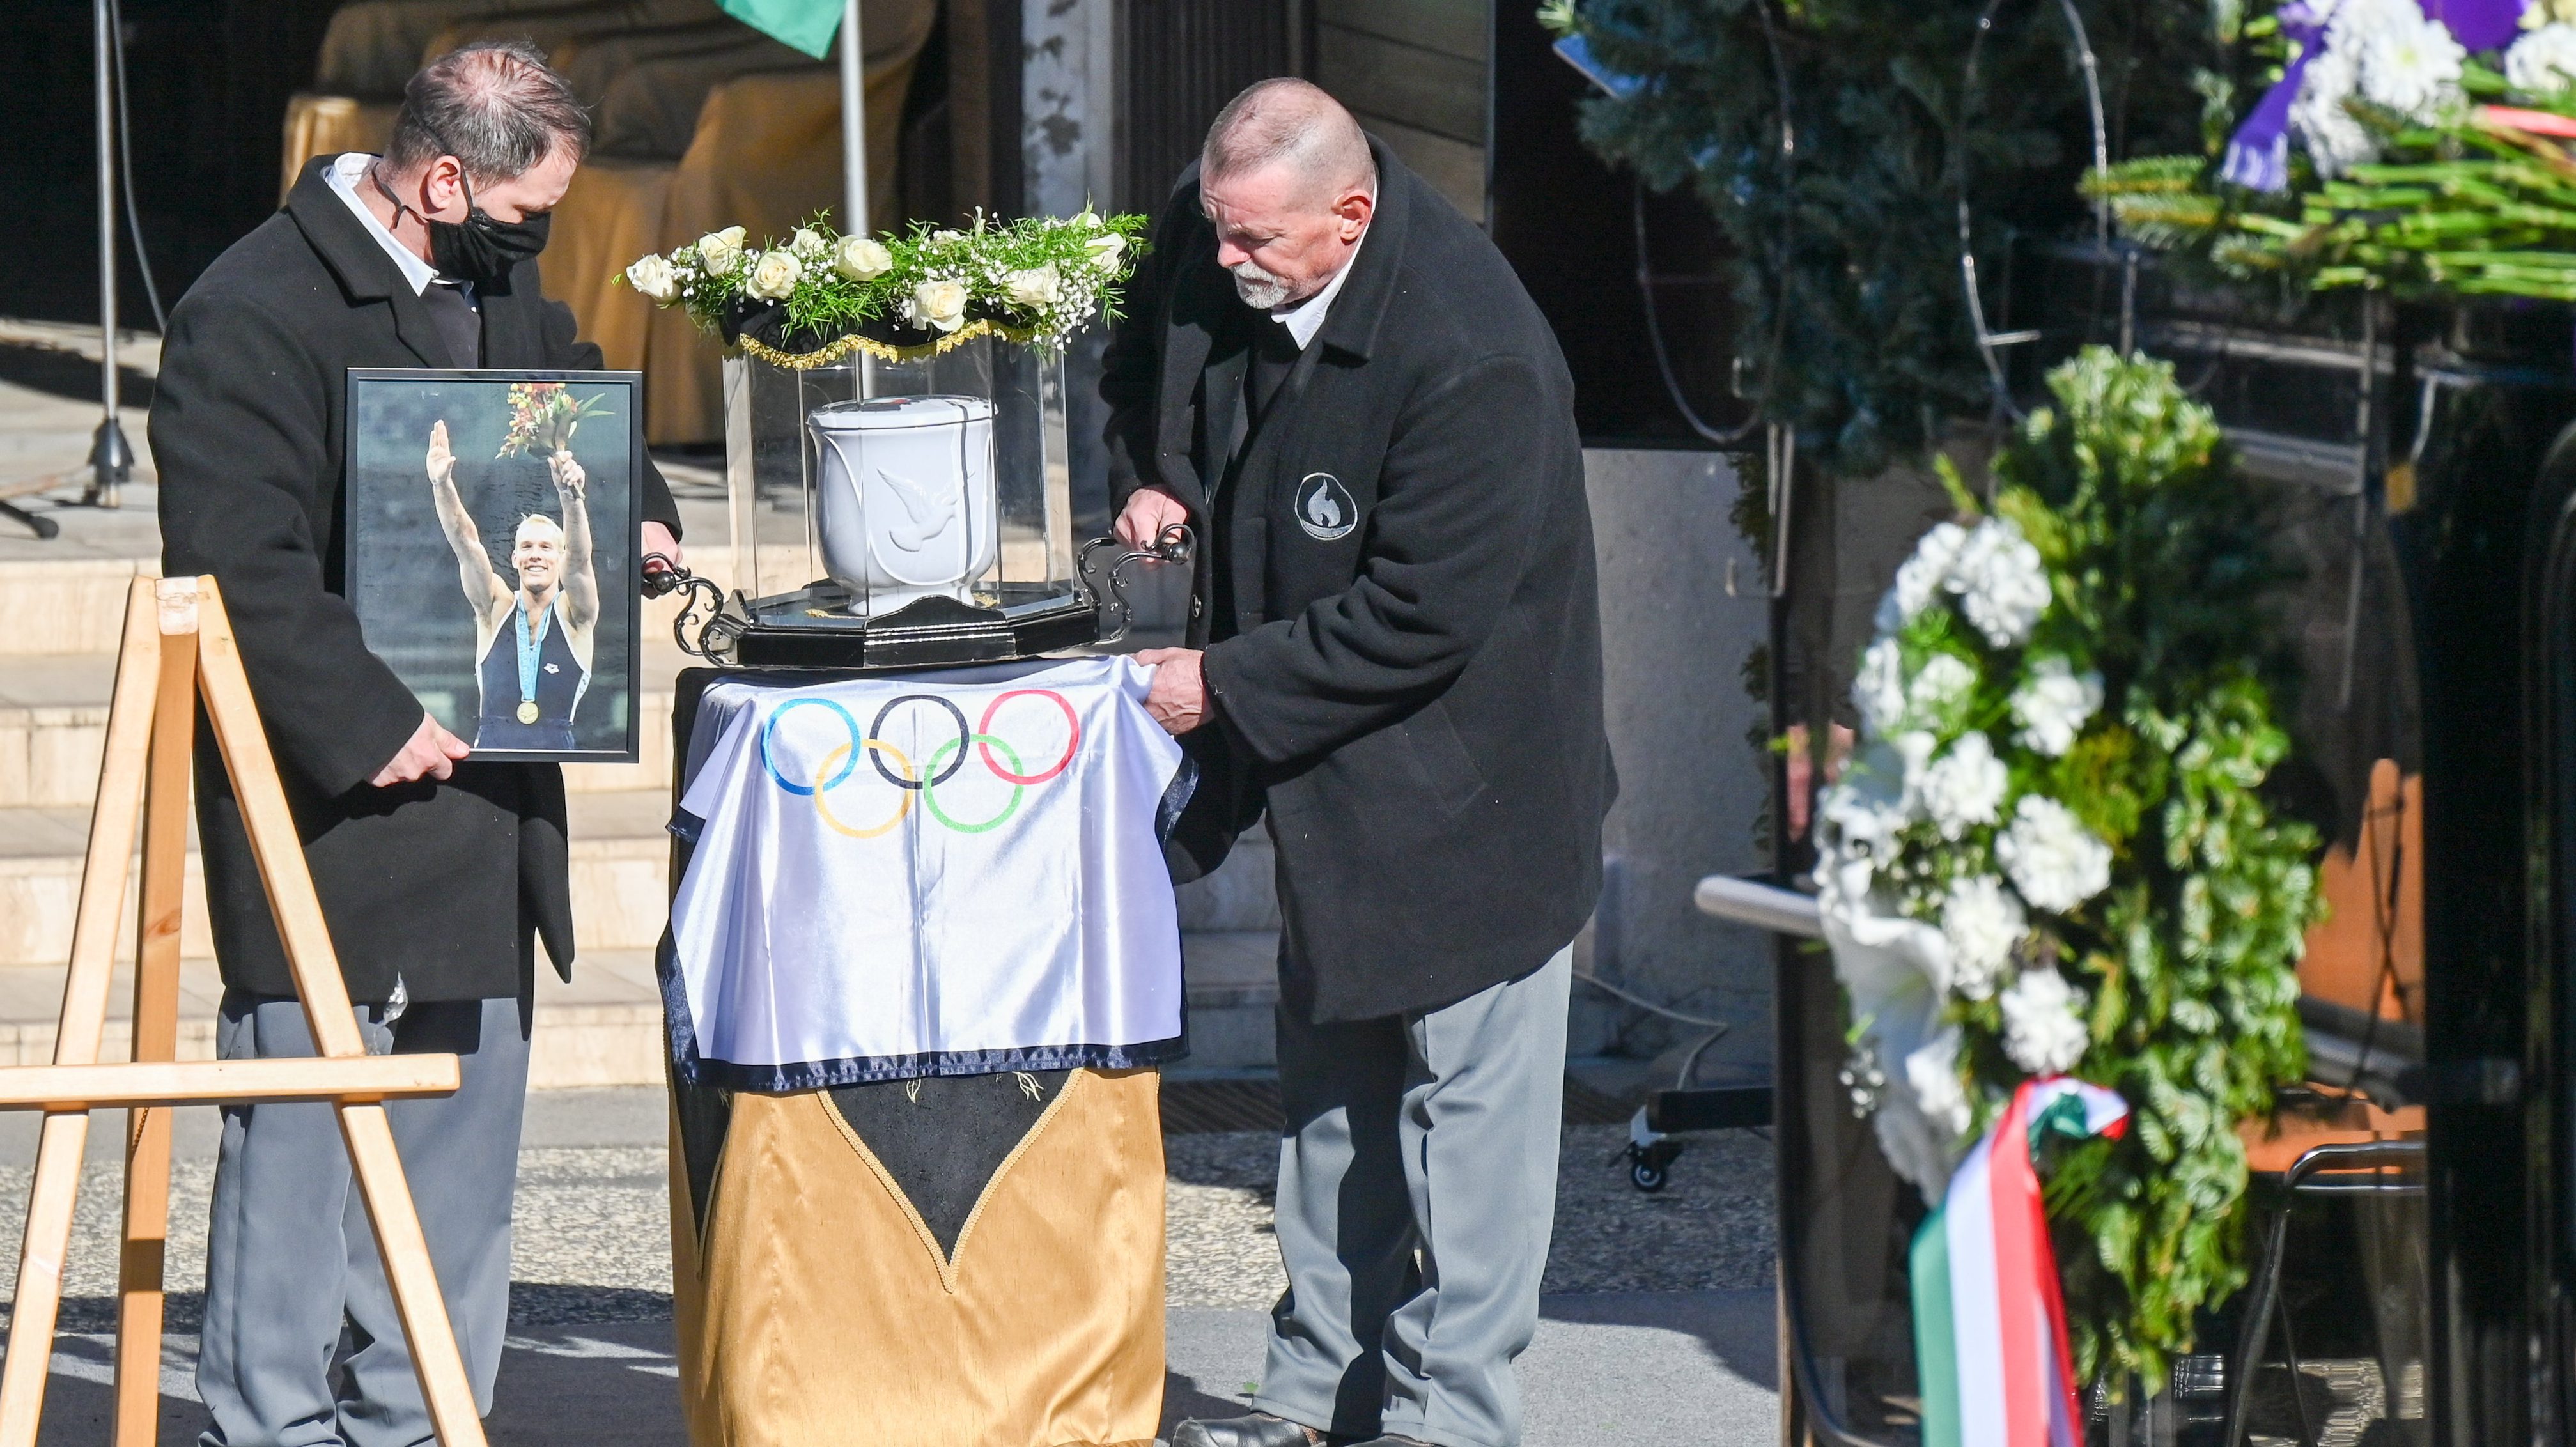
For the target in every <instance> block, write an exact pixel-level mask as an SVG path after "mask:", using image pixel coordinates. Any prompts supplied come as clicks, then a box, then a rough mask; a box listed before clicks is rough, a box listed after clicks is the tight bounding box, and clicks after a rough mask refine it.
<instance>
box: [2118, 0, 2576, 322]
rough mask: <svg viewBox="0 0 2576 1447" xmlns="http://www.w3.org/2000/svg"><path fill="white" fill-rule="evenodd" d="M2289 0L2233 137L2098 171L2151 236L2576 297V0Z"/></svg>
mask: <svg viewBox="0 0 2576 1447" xmlns="http://www.w3.org/2000/svg"><path fill="white" fill-rule="evenodd" d="M2436 8H2437V9H2438V11H2439V18H2435V17H2434V16H2432V15H2428V14H2427V13H2426V11H2425V10H2424V9H2423V8H2422V7H2421V6H2420V5H2419V4H2418V3H2417V0H2289V3H2286V4H2282V5H2280V6H2279V7H2278V8H2277V9H2275V10H2272V11H2271V12H2270V13H2268V14H2258V15H2256V16H2254V17H2253V18H2252V19H2250V20H2247V21H2245V22H2243V24H2242V27H2241V30H2240V31H2239V32H2238V33H2237V34H2236V35H2232V36H2229V37H2226V38H2228V39H2232V40H2237V41H2239V42H2240V43H2242V44H2244V45H2246V46H2249V47H2252V48H2254V49H2255V50H2256V51H2257V53H2258V54H2259V55H2261V56H2262V57H2263V58H2264V59H2266V60H2267V61H2268V62H2269V68H2270V76H2271V79H2270V83H2269V84H2268V86H2267V87H2266V88H2265V89H2264V90H2263V91H2262V93H2261V95H2260V96H2259V98H2257V99H2256V100H2255V102H2254V103H2253V104H2252V105H2251V106H2250V107H2248V108H2246V109H2245V111H2244V113H2243V115H2242V117H2241V119H2240V120H2239V122H2238V124H2237V125H2236V127H2235V129H2234V131H2233V133H2232V135H2230V136H2229V138H2228V139H2227V142H2226V145H2225V148H2224V149H2223V150H2222V151H2214V152H2213V154H2212V155H2210V156H2208V157H2201V156H2149V157H2145V158H2143V159H2139V160H2134V161H2129V162H2126V163H2124V164H2121V165H2118V166H2114V167H2112V168H2110V170H2109V171H2107V172H2104V173H2100V174H2097V175H2093V176H2089V177H2088V178H2087V180H2086V182H2085V183H2084V184H2085V189H2086V190H2087V191H2088V192H2089V193H2090V194H2093V195H2095V196H2097V197H2100V198H2101V199H2103V200H2105V201H2107V202H2108V203H2109V205H2110V206H2111V208H2112V210H2113V212H2114V213H2115V214H2116V215H2117V216H2118V218H2119V220H2120V222H2121V224H2122V226H2123V227H2124V228H2125V229H2126V230H2127V231H2128V232H2129V234H2130V235H2132V236H2134V237H2136V238H2137V239H2138V240H2139V241H2140V242H2142V243H2144V244H2146V245H2149V246H2153V247H2157V248H2159V249H2164V250H2172V251H2178V252H2183V253H2186V254H2189V255H2192V256H2195V257H2200V258H2205V259H2206V260H2207V261H2209V262H2211V263H2213V264H2214V265H2215V266H2216V267H2217V268H2218V269H2219V270H2220V271H2222V272H2224V273H2226V274H2228V275H2230V276H2233V277H2236V278H2238V279H2252V278H2257V277H2262V276H2267V275H2272V276H2281V277H2284V278H2286V279H2288V280H2290V281H2292V282H2294V283H2296V284H2298V285H2302V286H2308V287H2315V288H2332V287H2356V286H2357V287H2371V288H2380V289H2388V290H2393V291H2397V292H2401V293H2406V294H2416V295H2435V296H2439V295H2478V294H2491V295H2507V296H2524V297H2538V298H2548V299H2553V300H2561V301H2576V158H2571V157H2570V155H2569V151H2568V145H2569V142H2570V141H2571V139H2576V23H2572V22H2576V3H2570V0H2452V3H2449V4H2446V5H2441V6H2438V7H2436Z"/></svg>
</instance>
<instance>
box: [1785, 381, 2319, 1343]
mask: <svg viewBox="0 0 2576 1447" xmlns="http://www.w3.org/2000/svg"><path fill="white" fill-rule="evenodd" d="M2049 390H2050V392H2051V393H2052V394H2053V396H2054V398H2055V402H2056V405H2055V406H2054V407H2053V408H2048V409H2043V410H2040V411H2038V412H2035V413H2033V414H2032V416H2031V418H2030V419H2029V421H2028V422H2027V424H2025V425H2024V427H2023V428H2022V429H2021V431H2020V433H2019V434H2018V436H2016V437H2015V438H2014V439H2013V440H2012V442H2011V443H2010V445H2008V446H2007V447H2006V448H2005V450H2004V451H2003V452H2002V453H2001V455H2000V456H1999V457H1998V458H1997V460H1996V463H1995V476H1996V487H1995V490H1994V493H1993V496H1992V498H1991V500H1990V501H1981V500H1980V499H1978V498H1977V497H1975V496H1974V495H1972V494H1971V493H1970V491H1969V490H1968V489H1967V487H1966V486H1965V485H1964V484H1963V483H1962V482H1961V481H1960V479H1959V477H1958V475H1957V473H1956V472H1955V470H1951V469H1949V468H1948V467H1947V466H1946V464H1945V465H1944V477H1945V479H1946V480H1947V481H1948V482H1949V484H1950V487H1951V491H1952V494H1953V498H1954V502H1955V505H1956V506H1957V508H1958V516H1957V518H1956V519H1955V520H1953V521H1949V522H1944V523H1942V524H1940V525H1939V526H1937V527H1935V528H1933V529H1932V531H1931V532H1930V533H1928V534H1926V535H1925V536H1924V538H1923V539H1922V541H1921V543H1920V545H1919V546H1918V547H1917V548H1916V549H1915V551H1914V554H1913V556H1912V557H1910V558H1908V559H1907V560H1906V562H1905V563H1904V565H1903V566H1902V567H1900V568H1899V569H1898V570H1897V574H1896V581H1895V586H1894V587H1892V588H1891V589H1890V590H1889V591H1888V593H1887V596H1886V598H1885V600H1884V601H1883V602H1881V604H1880V605H1879V609H1878V613H1877V617H1876V619H1875V636H1874V638H1873V639H1872V641H1871V643H1870V644H1869V646H1868V649H1867V651H1866V652H1865V653H1864V654H1863V656H1862V660H1861V664H1860V668H1859V673H1858V678H1857V681H1856V682H1855V684H1854V686H1853V701H1854V703H1855V704H1856V705H1857V707H1858V711H1859V714H1860V718H1861V723H1862V728H1861V735H1860V742H1859V746H1858V748H1857V750H1856V753H1855V756H1854V760H1853V762H1852V764H1851V766H1850V767H1849V768H1848V769H1847V770H1846V771H1845V773H1844V774H1843V776H1842V777H1841V778H1840V780H1839V781H1837V782H1836V783H1835V784H1834V785H1833V786H1832V787H1831V788H1829V789H1827V790H1826V791H1825V792H1824V794H1823V795H1822V796H1821V797H1820V799H1819V800H1818V808H1817V819H1818V827H1817V840H1818V860H1817V865H1816V881H1817V884H1818V886H1819V899H1818V903H1819V906H1820V909H1821V912H1822V915H1823V919H1824V925H1825V932H1826V938H1827V941H1828V942H1829V944H1830V945H1831V947H1832V951H1833V958H1834V968H1835V971H1836V973H1837V975H1838V976H1839V977H1840V979H1841V981H1842V983H1843V985H1844V987H1845V990H1846V993H1847V995H1848V998H1849V1001H1850V1007H1851V1012H1852V1021H1853V1023H1852V1034H1851V1039H1852V1043H1853V1054H1852V1058H1851V1060H1850V1062H1849V1064H1848V1065H1847V1066H1846V1069H1845V1080H1846V1082H1847V1083H1848V1084H1849V1086H1850V1087H1851V1090H1852V1098H1853V1105H1854V1108H1855V1110H1857V1111H1860V1112H1864V1113H1869V1114H1872V1115H1873V1116H1874V1126H1875V1130H1876V1132H1877V1135H1878V1138H1879V1141H1880V1143H1881V1145H1882V1146H1883V1147H1884V1149H1885V1151H1886V1153H1887V1156H1888V1158H1889V1160H1890V1162H1891V1163H1892V1164H1893V1165H1894V1166H1895V1168H1896V1169H1897V1171H1898V1172H1899V1173H1900V1174H1901V1175H1903V1176H1904V1177H1905V1178H1906V1179H1908V1180H1910V1181H1912V1182H1913V1183H1914V1184H1915V1185H1916V1186H1918V1187H1920V1188H1921V1189H1922V1190H1923V1192H1924V1194H1925V1196H1926V1198H1927V1199H1929V1200H1932V1201H1934V1202H1938V1201H1939V1200H1940V1199H1941V1196H1942V1192H1943V1191H1944V1189H1945V1188H1946V1187H1947V1185H1948V1184H1949V1181H1950V1176H1951V1172H1952V1170H1953V1168H1954V1167H1956V1166H1957V1164H1958V1163H1959V1160H1960V1158H1961V1156H1962V1155H1963V1153H1964V1152H1965V1151H1966V1149H1967V1147H1968V1146H1969V1145H1970V1144H1972V1143H1973V1142H1974V1140H1975V1139H1976V1138H1977V1136H1978V1135H1979V1134H1981V1133H1982V1132H1984V1131H1985V1130H1986V1129H1987V1128H1988V1127H1989V1126H1990V1125H1991V1124H1992V1123H1993V1122H1994V1121H1995V1119H1996V1118H1997V1116H1998V1115H2000V1114H2001V1113H2002V1111H2003V1108H2004V1106H2005V1105H2006V1103H2007V1102H2008V1101H2009V1100H2010V1099H2011V1097H2012V1095H2013V1093H2014V1091H2015V1090H2016V1089H2017V1088H2018V1087H2019V1086H2020V1085H2021V1084H2022V1083H2024V1082H2025V1081H2029V1080H2034V1079H2046V1078H2049V1077H2054V1076H2059V1075H2069V1076H2073V1077H2076V1078H2078V1079H2080V1080H2083V1081H2087V1082H2091V1083H2092V1084H2095V1085H2099V1086H2103V1087H2107V1088H2109V1089H2111V1090H2115V1091H2117V1092H2118V1093H2119V1094H2120V1095H2121V1096H2122V1097H2123V1098H2124V1099H2125V1101H2126V1102H2127V1105H2128V1107H2129V1111H2130V1115H2131V1118H2132V1121H2133V1125H2132V1127H2131V1128H2130V1129H2129V1131H2128V1132H2127V1133H2126V1135H2125V1136H2123V1137H2122V1138H2120V1139H2118V1140H2116V1141H2114V1140H2096V1141H2092V1142H2088V1143H2085V1144H2082V1145H2077V1146H2071V1147H2067V1148H2066V1149H2065V1151H2064V1152H2063V1153H2062V1154H2061V1155H2060V1157H2059V1158H2058V1159H2057V1160H2056V1161H2055V1162H2054V1164H2053V1167H2052V1169H2051V1172H2050V1175H2049V1184H2048V1199H2049V1205H2050V1211H2051V1215H2052V1216H2053V1217H2054V1218H2055V1219H2056V1220H2057V1221H2058V1222H2060V1223H2061V1224H2063V1225H2065V1226H2067V1227H2068V1228H2069V1231H2070V1234H2069V1236H2068V1240H2069V1241H2070V1242H2080V1243H2081V1244H2080V1245H2070V1246H2069V1247H2068V1248H2067V1249H2066V1250H2064V1251H2062V1252H2061V1253H2060V1254H2061V1259H2063V1260H2065V1261H2066V1262H2067V1268H2066V1282H2065V1286H2066V1293H2067V1304H2068V1308H2069V1311H2068V1316H2069V1318H2070V1319H2071V1320H2072V1321H2073V1322H2074V1323H2075V1334H2076V1342H2077V1346H2078V1348H2079V1358H2080V1361H2081V1371H2082V1372H2083V1374H2084V1376H2085V1377H2086V1378H2087V1379H2090V1378H2091V1376H2092V1375H2093V1374H2094V1373H2095V1372H2096V1371H2098V1370H2100V1369H2102V1368H2103V1367H2105V1366H2117V1367H2118V1368H2120V1369H2121V1370H2124V1371H2137V1372H2143V1373H2148V1374H2150V1377H2149V1379H2150V1380H2153V1379H2154V1378H2153V1376H2152V1373H2154V1372H2156V1371H2158V1370H2160V1369H2161V1366H2160V1364H2161V1363H2162V1361H2163V1360H2164V1359H2165V1357H2167V1356H2168V1355H2169V1354H2171V1353H2174V1352H2177V1351H2180V1350H2182V1349H2184V1348H2185V1347H2186V1346H2187V1345H2188V1344H2189V1342H2190V1333H2191V1319H2192V1312H2193V1310H2194V1308H2196V1307H2198V1306H2200V1305H2202V1304H2203V1303H2206V1302H2214V1301H2216V1300H2218V1299H2219V1298H2221V1297H2223V1296H2225V1295H2226V1294H2227V1293H2228V1292H2229V1291H2231V1290H2233V1289H2234V1288H2235V1287H2236V1286H2237V1285H2238V1284H2240V1283H2241V1281H2242V1279H2243V1274H2244V1268H2243V1265H2242V1262H2241V1259H2240V1251H2239V1238H2240V1234H2241V1232H2240V1227H2239V1218H2238V1213H2237V1210H2236V1206H2237V1203H2238V1200H2239V1198H2240V1196H2241V1195H2242V1193H2243V1191H2244V1189H2245V1180H2246V1168H2245V1156H2244V1150H2243V1147H2242V1146H2241V1144H2240V1143H2239V1141H2238V1138H2237V1135H2236V1127H2237V1126H2238V1124H2239V1123H2240V1122H2242V1121H2244V1120H2246V1119H2248V1118H2250V1117H2253V1116H2255V1115H2258V1114H2260V1113H2262V1112H2264V1111H2265V1110H2267V1109H2268V1108H2269V1105H2270V1100H2271V1092H2272V1090H2273V1088H2274V1086H2275V1085H2277V1084H2280V1083H2285V1082H2290V1081H2295V1080H2296V1079H2298V1078H2299V1076H2300V1074H2301V1072H2302V1070H2303V1068H2304V1065H2305V1059H2304V1045H2303V1040H2302V1036H2301V1033H2300V1027H2299V1021H2298V1017H2297V1015H2296V1013H2295V1006H2296V1003H2297V1000H2298V995H2299V985H2298V980H2297V976H2296V973H2295V971H2296V963H2297V960H2298V958H2299V955H2300V952H2301V948H2302V940H2303V937H2304V935H2305V932H2306V930H2307V928H2308V927H2309V925H2310V924H2311V923H2312V922H2314V921H2315V920H2316V919H2317V918H2318V915H2319V907H2318V902H2317V890H2316V883H2315V878H2314V874H2313V870H2312V866H2311V861H2312V859H2313V857H2314V855H2315V852H2316V849H2317V842H2318V841H2317V839H2316V837H2315V833H2314V831H2313V830H2311V829H2309V828H2308V827H2307V826H2305V825H2303V824H2299V823H2296V822H2291V821H2286V820H2283V819H2279V818H2276V817H2274V815H2273V814H2272V812H2271V810H2270V809H2269V808H2268V807H2267V805H2266V804H2265V802H2264V800H2263V799H2262V797H2261V796H2260V794H2259V793H2258V790H2259V788H2260V786H2261V785H2262V783H2263V780H2264V777H2265V775H2266V774H2267V773H2268V772H2269V771H2270V770H2271V768H2272V767H2273V765H2274V764H2275V763H2277V762H2278V761H2279V760H2280V759H2281V757H2282V756H2283V754H2284V753H2285V752H2286V750H2287V748H2288V740H2287V738H2286V736H2285V735H2284V734H2283V732H2282V730H2281V729H2280V727H2279V726H2278V725H2277V724H2276V723H2275V722H2274V719H2273V709H2272V696H2271V693H2270V691H2269V689H2267V687H2266V684H2265V681H2264V677H2263V671H2262V668H2261V666H2260V662H2261V660H2262V659H2264V658H2265V657H2266V654H2267V647H2268V644H2267V639H2266V638H2265V636H2264V633H2263V628H2264V619H2263V611H2262V607H2261V603H2262V601H2263V597H2264V595H2265V594H2266V592H2267V591H2268V590H2269V589H2270V588H2271V587H2273V586H2274V585H2275V584H2277V583H2279V582H2281V581H2283V580H2284V579H2283V574H2282V572H2281V570H2280V569H2279V568H2278V567H2277V566H2276V564H2275V563H2274V561H2273V559H2272V555H2271V552H2270V550H2269V547H2268V546H2267V543H2266V519H2265V516H2264V511H2263V504H2262V502H2261V499H2260V496H2259V494H2258V493H2257V492H2256V490H2255V489H2254V487H2253V486H2252V484H2251V483H2250V482H2249V480H2248V479H2246V478H2245V477H2244V476H2243V475H2242V474H2240V473H2239V472H2238V471H2237V470H2236V469H2235V468H2234V467H2233V466H2232V465H2231V463H2230V460H2229V457H2228V455H2227V453H2226V451H2225V449H2224V447H2223V445H2222V443H2221V441H2220V437H2219V430H2218V426H2217V423H2216V422H2215V420H2214V419H2213V418H2212V417H2211V415H2210V413H2209V411H2208V409H2207V408H2205V407H2203V406H2201V405H2199V404H2198V403H2195V402H2192V401H2190V400H2189V399H2188V398H2186V397H2185V396H2184V395H2183V393H2182V392H2181V390H2180V389H2179V388H2178V387H2176V386H2175V384H2174V382H2173V378H2172V372H2171V369H2170V368H2169V367H2167V366H2166V365H2165V364H2163V363H2160V362H2150V361H2142V360H2138V361H2133V360H2124V359H2122V358H2120V357H2119V356H2117V355H2116V354H2114V353H2112V352H2109V351H2107V350H2104V349H2101V348H2091V349H2088V350H2086V351H2085V352H2084V353H2082V354H2081V355H2079V356H2078V357H2077V358H2076V359H2075V360H2073V361H2070V362H2068V363H2066V364H2065V365H2063V366H2061V367H2059V368H2058V369H2057V370H2056V371H2055V372H2053V373H2051V374H2050V376H2049Z"/></svg>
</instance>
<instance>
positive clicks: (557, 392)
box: [494, 382, 608, 457]
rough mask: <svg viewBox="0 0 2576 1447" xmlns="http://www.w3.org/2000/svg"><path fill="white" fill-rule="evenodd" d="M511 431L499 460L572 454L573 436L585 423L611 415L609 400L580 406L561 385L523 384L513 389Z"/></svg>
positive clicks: (591, 399)
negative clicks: (526, 456)
mask: <svg viewBox="0 0 2576 1447" xmlns="http://www.w3.org/2000/svg"><path fill="white" fill-rule="evenodd" d="M509 400H510V431H509V433H508V435H507V436H504V437H503V438H502V439H501V450H500V451H499V452H498V453H495V454H494V455H495V456H497V457H520V456H524V455H525V454H527V453H531V452H533V453H536V454H537V455H538V456H540V457H543V456H546V455H549V454H551V453H556V452H569V451H571V450H572V432H573V429H574V428H576V427H579V426H580V425H581V424H582V422H583V420H584V419H586V418H591V417H604V416H606V415H608V396H607V394H606V393H601V394H599V395H597V396H593V397H589V398H586V399H584V400H582V401H579V402H576V401H574V400H573V398H572V394H571V393H570V392H569V391H567V390H566V389H565V387H564V384H563V383H561V382H519V383H514V384H513V385H512V386H511V388H510V398H509Z"/></svg>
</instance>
